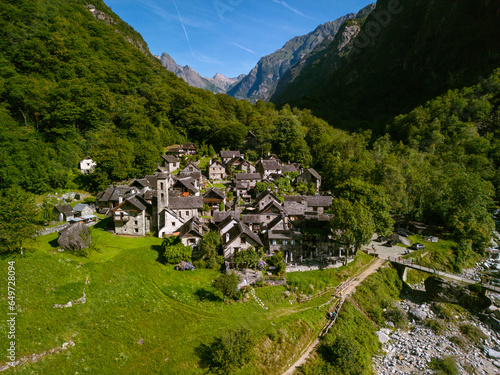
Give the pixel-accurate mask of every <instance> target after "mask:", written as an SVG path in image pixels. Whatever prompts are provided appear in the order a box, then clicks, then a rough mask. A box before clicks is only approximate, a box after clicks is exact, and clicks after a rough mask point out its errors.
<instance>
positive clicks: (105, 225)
mask: <svg viewBox="0 0 500 375" xmlns="http://www.w3.org/2000/svg"><path fill="white" fill-rule="evenodd" d="M112 226H113V222H112V220H111V218H110V217H107V218H106V219H102V220H99V222H98V223H97V224H96V225H94V228H97V229H102V230H108V229H112Z"/></svg>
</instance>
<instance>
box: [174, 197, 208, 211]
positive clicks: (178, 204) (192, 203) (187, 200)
mask: <svg viewBox="0 0 500 375" xmlns="http://www.w3.org/2000/svg"><path fill="white" fill-rule="evenodd" d="M168 207H169V208H171V209H173V210H182V209H201V208H203V197H178V198H170V199H169V203H168Z"/></svg>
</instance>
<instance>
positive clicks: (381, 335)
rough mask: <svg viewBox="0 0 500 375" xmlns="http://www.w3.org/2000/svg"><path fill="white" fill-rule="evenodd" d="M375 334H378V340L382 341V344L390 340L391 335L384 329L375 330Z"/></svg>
mask: <svg viewBox="0 0 500 375" xmlns="http://www.w3.org/2000/svg"><path fill="white" fill-rule="evenodd" d="M375 334H376V335H377V337H378V341H380V343H381V344H385V343H386V342H388V341H389V340H390V337H389V336H387V335H386V334H385V333H384V332H382V331H377V332H375Z"/></svg>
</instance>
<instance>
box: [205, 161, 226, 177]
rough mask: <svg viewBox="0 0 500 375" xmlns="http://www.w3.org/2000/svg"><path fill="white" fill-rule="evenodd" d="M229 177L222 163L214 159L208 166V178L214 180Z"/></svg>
mask: <svg viewBox="0 0 500 375" xmlns="http://www.w3.org/2000/svg"><path fill="white" fill-rule="evenodd" d="M226 177H227V174H226V168H224V166H223V165H222V163H220V162H218V161H214V162H213V163H212V164H210V166H209V167H208V178H209V179H210V180H212V181H214V180H224V179H225V178H226Z"/></svg>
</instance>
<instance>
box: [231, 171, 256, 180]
mask: <svg viewBox="0 0 500 375" xmlns="http://www.w3.org/2000/svg"><path fill="white" fill-rule="evenodd" d="M235 178H236V181H245V180H247V181H248V180H259V181H260V180H262V177H261V175H260V173H236V175H235Z"/></svg>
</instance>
